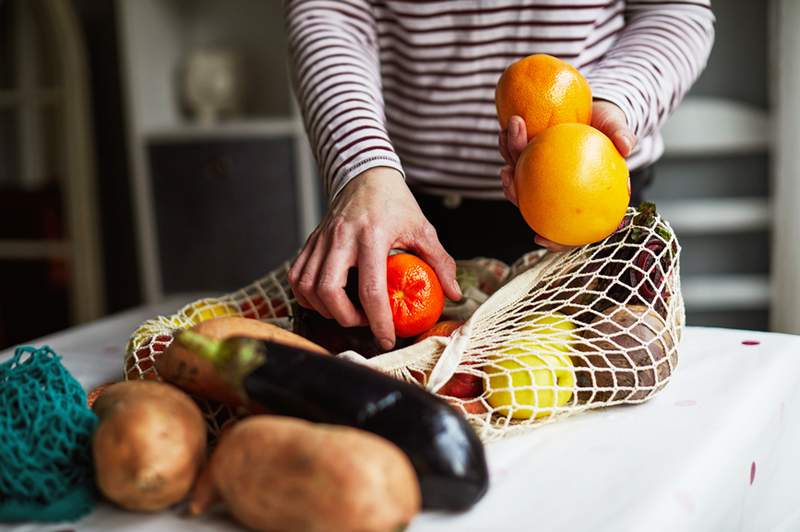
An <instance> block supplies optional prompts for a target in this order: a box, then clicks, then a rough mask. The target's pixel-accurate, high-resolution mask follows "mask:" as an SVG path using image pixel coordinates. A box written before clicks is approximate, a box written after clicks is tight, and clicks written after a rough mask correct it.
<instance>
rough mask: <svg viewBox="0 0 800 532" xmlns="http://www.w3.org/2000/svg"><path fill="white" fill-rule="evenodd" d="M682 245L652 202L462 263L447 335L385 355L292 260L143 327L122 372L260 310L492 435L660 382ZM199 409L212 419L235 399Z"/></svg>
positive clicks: (642, 391)
mask: <svg viewBox="0 0 800 532" xmlns="http://www.w3.org/2000/svg"><path fill="white" fill-rule="evenodd" d="M679 254H680V246H679V245H678V242H677V240H676V238H675V237H674V235H673V233H672V230H671V229H670V227H669V225H668V223H667V222H665V221H664V220H663V219H661V218H660V217H659V216H658V214H657V213H656V212H655V207H654V206H653V205H651V204H644V205H643V207H641V208H640V210H638V211H637V210H633V209H631V210H630V211H629V212H628V214H627V215H626V216H625V218H624V220H623V223H622V224H621V227H620V229H619V230H618V231H617V232H615V233H614V234H612V235H611V236H609V237H608V238H606V239H605V240H602V241H600V242H598V243H595V244H591V245H588V246H584V247H581V248H576V249H574V250H572V251H569V252H565V253H545V252H543V251H537V252H533V253H531V254H528V255H526V256H524V257H522V258H521V259H520V260H519V261H518V262H517V263H516V264H514V265H513V266H511V267H507V266H505V265H503V264H502V263H500V262H499V261H495V260H491V259H478V260H473V261H465V262H460V263H459V275H458V278H459V282H460V284H461V285H462V291H463V292H464V293H465V298H464V299H463V300H462V301H461V302H459V303H457V304H454V303H450V302H448V304H447V305H446V306H445V308H444V311H443V314H442V322H441V323H440V324H439V325H437V326H436V327H437V328H439V329H443V330H444V332H443V333H441V334H443V336H435V334H436V331H435V330H434V331H431V333H429V334H425V335H422V337H421V338H422V341H418V342H417V343H413V344H411V345H406V346H405V347H402V348H400V349H397V350H395V351H393V352H389V353H378V351H377V348H376V347H375V343H374V342H370V341H368V337H369V336H370V334H369V329H368V328H362V329H343V328H341V327H338V326H337V325H336V324H335V322H330V321H329V320H324V319H322V318H321V317H319V316H309V312H308V311H306V310H304V309H300V308H298V307H297V306H296V305H295V304H294V301H293V300H292V297H291V290H290V288H289V286H288V282H287V280H286V271H287V266H283V267H281V268H279V269H278V270H277V271H275V272H273V273H271V274H269V275H267V276H266V277H264V278H263V279H260V280H259V281H257V282H255V283H253V284H251V285H249V286H247V287H245V288H243V289H242V290H239V291H237V292H234V293H232V294H229V295H226V296H223V297H220V298H218V299H213V300H212V299H205V300H201V301H199V302H196V303H192V304H190V305H187V306H186V307H184V308H183V309H181V310H180V311H179V312H178V313H177V314H175V315H174V316H170V317H159V318H156V319H154V320H150V321H148V322H146V323H145V324H143V325H142V326H141V327H139V328H138V329H137V330H136V332H135V333H134V334H133V336H132V337H131V340H130V343H129V346H128V350H127V354H126V359H125V371H126V377H127V378H129V379H136V378H158V365H157V364H156V362H157V361H158V359H159V356H160V355H161V353H163V352H164V350H165V349H167V347H168V346H169V345H170V342H171V341H172V333H173V330H175V329H177V328H184V327H190V326H194V325H196V324H198V323H203V322H204V321H205V320H206V319H207V318H210V317H213V316H220V315H240V316H246V317H254V318H258V319H261V320H266V321H269V322H271V323H273V324H277V325H279V326H282V327H284V328H286V329H290V328H292V326H293V327H294V329H295V331H297V332H301V333H303V334H304V335H305V336H306V337H307V338H308V339H309V340H312V341H313V342H315V343H316V344H319V345H320V346H323V347H326V348H328V349H329V350H331V351H333V352H341V351H344V354H342V355H340V357H345V358H348V359H350V360H355V361H357V362H360V363H362V364H364V365H366V366H368V367H371V368H374V369H377V370H379V371H382V372H384V373H387V374H389V375H392V376H394V377H396V378H399V379H401V380H405V381H407V382H411V383H415V384H418V385H421V386H424V387H426V388H427V389H428V390H429V391H431V392H434V393H435V394H437V395H439V396H441V397H444V398H446V399H447V400H448V401H449V402H450V403H451V404H452V405H453V406H455V407H456V408H457V409H458V410H460V411H461V412H462V413H463V414H464V415H465V416H466V417H467V419H468V420H469V421H470V423H471V424H472V425H473V426H474V427H475V428H476V429H477V432H478V434H479V436H480V437H481V438H482V439H483V440H491V439H495V438H498V437H503V436H506V435H510V434H513V433H516V432H519V431H522V430H527V429H530V428H533V427H535V426H537V425H539V424H541V423H545V422H551V421H554V420H557V419H561V418H563V417H565V416H567V415H571V414H575V413H577V412H580V411H583V410H586V409H588V408H598V407H603V406H609V405H613V404H620V403H636V402H641V401H644V400H646V399H647V398H649V397H651V396H652V395H653V394H654V393H656V392H657V391H659V390H661V389H662V388H663V387H664V385H666V383H667V382H668V380H669V377H670V375H671V374H672V372H673V371H674V369H675V366H676V364H677V354H678V351H677V346H678V342H679V341H680V336H681V328H682V325H683V320H684V309H683V300H682V297H681V293H680V278H679V264H678V260H679ZM464 320H466V321H464ZM320 324H322V326H320ZM443 326H444V327H443ZM201 330H202V326H201ZM211 334H212V336H216V337H218V338H219V337H221V336H223V335H222V334H221V333H217V334H214V332H213V331H212V333H211ZM447 334H451V336H449V337H447ZM406 343H408V342H406ZM336 385H337V383H336V382H335V381H334V380H332V381H331V386H336ZM204 397H206V398H207V397H208V395H207V394H206V395H204ZM222 399H223V402H227V403H228V404H231V403H230V401H224V399H225V398H224V397H223V398H222ZM209 405H212V406H209ZM204 406H205V407H206V408H210V410H208V411H207V412H206V413H207V416H209V417H210V418H212V419H218V417H219V413H220V411H221V409H223V408H226V407H223V406H220V405H219V404H216V403H205V405H204ZM227 413H228V415H233V411H232V410H228V411H227ZM212 414H216V415H217V418H214V417H213V416H212ZM216 428H217V426H216V425H212V429H216Z"/></svg>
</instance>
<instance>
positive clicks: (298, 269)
mask: <svg viewBox="0 0 800 532" xmlns="http://www.w3.org/2000/svg"><path fill="white" fill-rule="evenodd" d="M318 235H319V228H317V229H315V230H314V232H312V233H311V234H310V235H309V236H308V238H307V239H306V243H305V245H303V249H302V250H301V251H300V254H299V255H298V256H297V257H296V258H295V259H294V262H293V263H292V267H291V268H289V272H288V278H289V286H291V287H292V292H293V293H294V298H295V299H296V300H297V302H298V303H299V304H300V305H301V306H303V307H306V308H313V307H312V306H311V303H309V302H308V300H307V299H306V298H305V297H304V296H303V294H301V293H300V290H299V289H298V287H297V285H298V281H299V280H300V275H301V274H302V273H303V268H304V267H305V265H306V262H307V261H308V258H309V257H310V256H311V252H312V251H313V250H314V246H315V245H316V242H317V237H318Z"/></svg>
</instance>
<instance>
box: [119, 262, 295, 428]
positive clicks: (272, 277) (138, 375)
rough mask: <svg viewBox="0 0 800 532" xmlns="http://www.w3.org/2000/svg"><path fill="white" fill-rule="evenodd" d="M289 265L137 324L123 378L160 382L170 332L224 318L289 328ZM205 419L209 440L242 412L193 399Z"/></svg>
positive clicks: (290, 301)
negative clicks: (160, 363)
mask: <svg viewBox="0 0 800 532" xmlns="http://www.w3.org/2000/svg"><path fill="white" fill-rule="evenodd" d="M288 272H289V263H284V264H283V265H282V266H280V267H279V268H277V269H276V270H275V271H273V272H270V273H269V274H267V275H265V276H264V277H263V278H261V279H259V280H257V281H255V282H253V283H251V284H250V285H248V286H246V287H244V288H242V289H240V290H237V291H236V292H233V293H231V294H226V295H224V296H221V297H218V298H204V299H200V300H198V301H195V302H193V303H190V304H188V305H186V306H184V307H183V308H181V309H180V310H178V311H177V312H176V313H175V314H173V315H171V316H158V317H156V318H154V319H151V320H148V321H146V322H144V323H143V324H142V325H140V326H139V327H138V328H137V329H136V330H135V331H134V332H133V334H132V335H131V337H130V339H129V340H128V346H127V348H126V349H125V359H124V374H125V379H126V380H130V379H156V380H158V379H160V377H159V375H158V371H157V370H156V367H155V361H156V359H157V358H158V356H159V355H161V354H162V353H164V351H166V349H167V347H169V345H170V344H171V343H172V334H173V331H175V330H177V329H186V328H190V327H192V326H194V325H196V324H198V323H200V322H202V321H205V320H209V319H213V318H219V317H223V316H242V317H245V318H254V319H260V320H263V321H269V322H270V323H273V324H275V325H278V326H282V327H284V328H287V329H288V328H290V326H291V317H292V308H293V303H294V297H293V296H292V291H291V288H290V287H289V281H288V279H287V274H288ZM194 399H195V401H197V403H198V404H199V406H200V409H201V410H202V412H203V415H204V416H205V419H206V423H207V425H208V429H209V433H210V435H211V436H212V438H214V437H216V435H217V434H219V432H220V430H221V429H222V427H223V426H224V425H225V424H226V423H227V422H229V421H230V420H232V419H236V418H237V417H240V414H241V412H240V411H237V410H235V409H233V408H230V407H228V406H225V405H223V404H221V403H217V402H216V401H211V400H208V399H204V398H202V397H196V396H195V397H194Z"/></svg>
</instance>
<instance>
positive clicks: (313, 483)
mask: <svg viewBox="0 0 800 532" xmlns="http://www.w3.org/2000/svg"><path fill="white" fill-rule="evenodd" d="M210 468H211V475H212V478H213V482H214V487H215V488H216V490H217V491H218V492H219V494H220V495H221V497H222V499H223V500H224V502H225V504H226V506H227V508H228V510H229V511H230V512H231V513H232V514H233V516H234V517H235V518H236V519H237V520H238V521H240V522H241V523H242V524H244V525H246V526H248V527H250V528H252V529H254V530H302V531H306V532H314V531H329V530H337V531H348V530H359V531H395V530H399V529H401V528H402V527H404V526H405V525H406V524H408V522H409V521H410V520H411V519H412V518H413V517H414V515H415V514H416V513H417V512H418V511H419V509H420V503H421V496H420V492H419V486H418V484H417V479H416V476H415V473H414V469H413V467H412V466H411V463H410V462H409V459H408V458H407V457H406V456H405V454H404V453H403V452H402V451H401V450H400V449H398V448H397V447H395V446H394V445H393V444H392V443H390V442H389V441H387V440H384V439H382V438H380V437H378V436H375V435H373V434H370V433H367V432H363V431H360V430H356V429H352V428H347V427H339V426H331V425H321V424H312V423H309V422H307V421H303V420H299V419H294V418H288V417H278V416H254V417H250V418H247V419H245V420H244V421H240V422H239V423H238V424H236V425H234V426H233V428H232V429H231V430H230V432H229V433H228V434H226V435H225V437H224V438H223V439H222V441H220V443H219V445H218V447H217V448H216V449H215V451H214V454H213V455H212V457H211V463H210Z"/></svg>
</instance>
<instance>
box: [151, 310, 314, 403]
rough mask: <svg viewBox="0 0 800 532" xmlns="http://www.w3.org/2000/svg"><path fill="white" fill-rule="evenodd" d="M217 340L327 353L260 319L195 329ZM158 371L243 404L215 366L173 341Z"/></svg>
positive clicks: (198, 392) (225, 321) (190, 389)
mask: <svg viewBox="0 0 800 532" xmlns="http://www.w3.org/2000/svg"><path fill="white" fill-rule="evenodd" d="M191 330H192V331H195V332H198V333H200V334H202V335H204V336H207V337H209V338H213V339H215V340H224V339H225V338H230V337H232V336H247V337H249V338H256V339H259V340H270V341H278V342H281V343H283V344H286V345H291V346H294V347H299V348H302V349H306V350H308V351H312V352H315V353H323V354H324V353H327V351H326V350H325V349H324V348H323V347H320V346H318V345H317V344H315V343H313V342H310V341H308V340H306V339H305V338H303V337H302V336H298V335H296V334H294V333H291V332H289V331H285V330H283V329H281V328H280V327H276V326H274V325H271V324H269V323H264V322H262V321H259V320H254V319H249V318H239V317H224V318H217V319H213V320H208V321H203V322H201V323H199V324H197V325H195V326H194V327H192V328H191ZM156 370H158V374H159V375H160V376H161V378H162V379H164V380H166V381H168V382H171V383H173V384H175V385H176V386H179V387H180V388H182V389H184V390H186V391H188V392H190V393H193V394H196V395H199V396H201V397H204V398H206V399H212V400H214V401H219V402H221V403H224V404H227V405H230V406H240V405H243V401H242V398H241V397H240V396H239V394H238V393H237V391H236V390H235V389H234V388H233V387H231V386H230V385H229V384H228V383H226V382H225V380H224V379H222V378H221V377H220V376H219V373H218V372H217V371H216V370H215V369H214V365H213V364H212V363H211V362H209V361H207V360H205V359H203V358H201V357H198V356H196V355H194V354H193V353H192V352H191V351H189V350H188V349H186V348H185V347H182V346H181V345H179V344H178V343H177V342H173V343H172V344H171V345H170V346H169V348H168V349H167V350H166V352H165V353H164V354H163V355H161V356H160V357H158V359H157V360H156Z"/></svg>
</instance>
